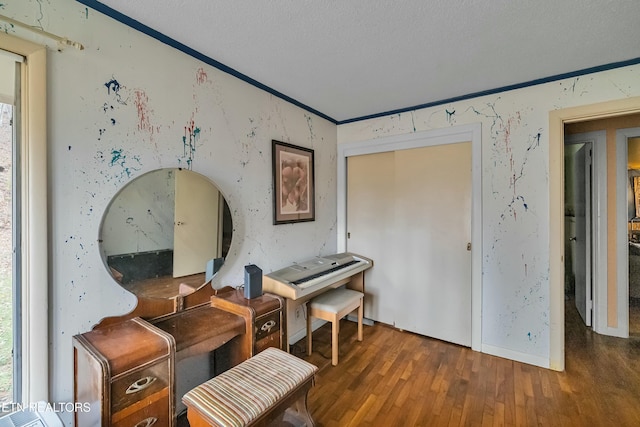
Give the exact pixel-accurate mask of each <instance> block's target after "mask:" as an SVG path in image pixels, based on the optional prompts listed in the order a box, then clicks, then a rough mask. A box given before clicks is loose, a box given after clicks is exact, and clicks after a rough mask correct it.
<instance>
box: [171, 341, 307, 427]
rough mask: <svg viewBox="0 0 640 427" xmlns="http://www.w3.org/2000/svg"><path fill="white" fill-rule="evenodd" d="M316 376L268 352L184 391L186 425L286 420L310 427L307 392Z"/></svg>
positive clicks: (286, 356)
mask: <svg viewBox="0 0 640 427" xmlns="http://www.w3.org/2000/svg"><path fill="white" fill-rule="evenodd" d="M317 371H318V368H317V367H316V366H314V365H312V364H310V363H308V362H306V361H304V360H302V359H299V358H297V357H295V356H292V355H290V354H289V353H286V352H284V351H282V350H279V349H277V348H273V347H270V348H267V349H266V350H264V351H263V352H261V353H258V354H257V355H255V356H254V357H252V358H250V359H248V360H245V361H244V362H242V363H240V364H239V365H237V366H234V367H233V368H231V369H229V370H228V371H226V372H223V373H222V374H220V375H218V376H216V377H214V378H212V379H210V380H209V381H207V382H205V383H203V384H200V385H199V386H197V387H195V388H193V389H192V390H190V391H189V392H187V393H186V394H185V395H184V396H183V397H182V401H183V402H184V404H185V405H186V406H187V419H188V420H189V425H190V426H191V427H202V426H221V427H222V426H224V427H232V426H233V427H241V426H266V425H268V424H269V423H271V422H272V421H274V420H276V419H279V418H282V417H284V416H287V417H292V418H293V419H294V420H295V421H296V422H303V423H305V424H306V425H307V426H313V425H314V422H313V419H312V418H311V415H310V414H309V411H308V410H307V393H308V392H309V390H310V389H311V387H312V386H313V381H314V377H315V373H316V372H317ZM285 412H286V413H285Z"/></svg>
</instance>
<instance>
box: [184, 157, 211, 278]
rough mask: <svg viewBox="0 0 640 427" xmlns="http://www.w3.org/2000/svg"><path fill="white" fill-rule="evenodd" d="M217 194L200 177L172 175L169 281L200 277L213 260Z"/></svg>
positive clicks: (196, 175)
mask: <svg viewBox="0 0 640 427" xmlns="http://www.w3.org/2000/svg"><path fill="white" fill-rule="evenodd" d="M219 199H220V193H219V191H218V190H217V189H216V188H215V187H214V185H213V184H212V183H211V182H210V181H208V180H207V179H206V178H204V177H203V176H201V175H199V174H196V173H193V172H191V171H188V170H184V169H183V170H178V171H176V207H175V224H174V237H173V239H174V243H173V277H182V276H187V275H190V274H196V273H202V272H204V271H205V269H206V265H207V261H209V260H210V259H212V258H217V257H218V256H219V254H218V241H219V236H218V224H219V211H220V209H219Z"/></svg>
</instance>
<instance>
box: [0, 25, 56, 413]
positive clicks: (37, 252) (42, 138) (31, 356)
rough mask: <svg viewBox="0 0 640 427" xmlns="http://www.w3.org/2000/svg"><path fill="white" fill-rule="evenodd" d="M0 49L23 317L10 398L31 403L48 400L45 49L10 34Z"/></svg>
mask: <svg viewBox="0 0 640 427" xmlns="http://www.w3.org/2000/svg"><path fill="white" fill-rule="evenodd" d="M0 50H2V51H6V52H9V54H6V53H5V54H3V56H4V57H5V60H6V58H7V57H8V58H11V59H10V62H12V63H13V65H14V67H15V73H14V75H15V81H17V82H18V84H15V83H14V85H15V86H14V87H15V88H16V89H17V90H16V94H15V95H14V97H13V99H12V100H11V102H9V103H7V102H6V100H5V102H3V103H4V104H5V105H10V104H13V105H12V106H11V110H12V112H11V117H12V123H11V133H12V144H11V145H12V151H13V153H12V154H13V155H12V165H11V166H12V171H13V174H12V180H11V182H12V190H11V197H12V204H13V205H14V206H17V207H19V209H18V210H13V212H12V221H11V229H12V231H13V233H12V234H13V235H14V236H16V237H18V238H19V239H18V240H17V242H14V243H13V245H12V246H13V247H15V249H16V253H15V254H14V256H13V265H12V271H11V276H12V282H14V283H18V284H19V287H18V288H17V290H18V291H19V292H17V293H16V296H17V297H18V298H17V299H16V300H15V302H14V305H18V306H19V307H18V309H17V310H15V309H14V310H13V313H14V314H21V315H20V316H11V317H12V330H13V331H14V332H17V336H15V335H14V340H13V341H14V342H13V344H14V345H13V347H14V350H15V351H14V354H13V358H12V365H13V371H14V374H13V381H12V392H13V393H12V396H11V398H10V399H11V400H14V401H16V402H20V403H30V402H36V401H40V400H44V401H48V397H49V396H48V389H49V370H48V363H49V361H48V360H49V358H48V243H47V236H48V231H47V151H46V132H47V129H46V50H45V48H44V47H43V46H40V45H37V44H34V43H31V42H28V41H25V40H22V39H20V38H16V37H13V36H10V35H3V37H2V38H0ZM21 57H22V58H24V61H22V62H20V61H21ZM5 62H6V61H5ZM16 63H17V65H15V64H16ZM0 92H2V91H1V90H0ZM0 102H2V100H0ZM6 108H7V107H5V111H6ZM4 120H6V116H4ZM3 123H4V122H3ZM0 166H3V165H2V164H0ZM2 173H6V172H0V174H2ZM16 184H17V185H16ZM3 231H4V230H3ZM16 243H19V244H18V245H17V246H16ZM0 310H2V308H0ZM15 338H17V339H15ZM0 339H2V337H1V336H0ZM0 357H1V356H0ZM16 361H17V362H18V363H13V362H16ZM0 381H1V380H0ZM0 393H1V392H0Z"/></svg>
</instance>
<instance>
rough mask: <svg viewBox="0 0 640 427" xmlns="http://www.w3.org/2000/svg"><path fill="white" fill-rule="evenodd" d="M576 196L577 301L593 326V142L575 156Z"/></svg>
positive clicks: (575, 260) (585, 317) (581, 312)
mask: <svg viewBox="0 0 640 427" xmlns="http://www.w3.org/2000/svg"><path fill="white" fill-rule="evenodd" d="M573 164H574V168H573V172H574V174H573V195H574V210H575V220H576V229H575V236H572V237H571V238H570V239H571V244H572V246H573V247H572V249H573V251H574V258H573V260H574V263H573V268H574V275H575V280H576V283H575V286H576V291H575V304H576V308H577V309H578V313H580V317H582V321H583V322H584V324H585V325H586V326H591V319H592V315H591V307H592V282H591V144H590V143H587V144H584V145H583V146H582V147H581V148H580V149H579V150H578V151H576V153H575V155H574V156H573Z"/></svg>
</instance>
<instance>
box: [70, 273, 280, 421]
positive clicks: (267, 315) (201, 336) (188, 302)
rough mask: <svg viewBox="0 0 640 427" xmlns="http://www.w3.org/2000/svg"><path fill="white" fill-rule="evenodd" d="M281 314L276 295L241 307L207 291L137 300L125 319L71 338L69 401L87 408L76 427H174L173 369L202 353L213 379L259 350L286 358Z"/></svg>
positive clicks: (234, 296) (232, 294) (239, 299)
mask: <svg viewBox="0 0 640 427" xmlns="http://www.w3.org/2000/svg"><path fill="white" fill-rule="evenodd" d="M283 307H284V300H283V298H282V297H279V296H276V295H270V294H264V295H262V296H260V297H258V298H254V299H250V300H247V299H245V298H244V296H243V293H242V292H241V291H239V290H236V289H233V288H228V287H227V288H223V289H221V290H219V291H217V292H215V291H214V290H213V288H211V286H210V285H205V286H203V287H201V288H200V289H199V290H197V291H195V292H193V293H190V294H188V295H178V296H177V297H174V298H171V299H158V300H156V299H153V298H143V297H139V298H138V306H137V307H136V308H135V309H134V310H133V311H132V312H131V313H129V314H128V315H125V316H122V317H118V318H107V319H104V320H103V321H102V322H100V323H99V324H98V325H96V327H94V329H93V330H92V331H89V332H86V333H84V334H80V335H76V336H75V337H73V350H74V399H75V401H76V402H79V403H85V402H88V403H90V405H91V410H90V411H86V412H77V413H76V416H75V417H76V418H75V422H76V425H77V426H79V427H83V426H94V425H103V426H109V425H111V426H124V425H127V426H136V427H145V426H146V427H148V426H151V425H153V426H173V425H175V422H176V409H175V408H176V398H179V397H180V396H176V391H175V389H176V387H175V384H176V375H178V374H177V373H176V370H175V366H176V363H177V362H178V361H180V360H182V359H186V358H188V357H191V356H195V355H199V354H205V353H210V354H211V355H212V356H213V357H212V358H211V360H213V361H214V363H213V364H214V366H213V368H214V369H213V370H212V372H213V373H214V374H218V373H220V372H222V371H224V370H226V369H228V368H230V367H231V366H235V365H236V364H238V363H240V362H242V361H244V360H246V359H248V358H249V357H251V356H253V355H254V354H256V353H258V352H260V351H262V350H264V349H265V348H268V347H278V348H281V349H283V350H286V349H285V348H284V346H285V344H284V343H286V339H284V337H286V330H285V328H286V324H287V323H286V319H284V316H285V310H283ZM163 310H164V314H160V313H161V312H162V311H163ZM208 379H209V378H203V379H202V380H203V381H206V380H208Z"/></svg>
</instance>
